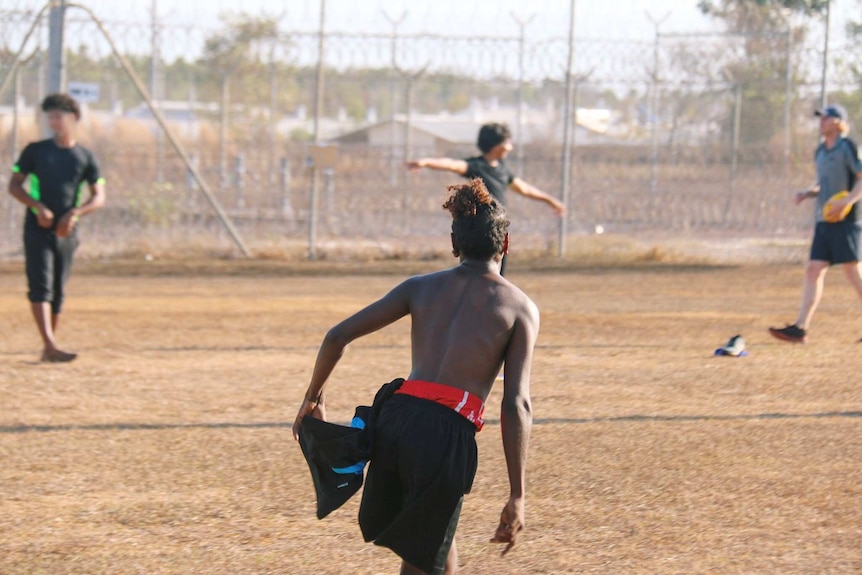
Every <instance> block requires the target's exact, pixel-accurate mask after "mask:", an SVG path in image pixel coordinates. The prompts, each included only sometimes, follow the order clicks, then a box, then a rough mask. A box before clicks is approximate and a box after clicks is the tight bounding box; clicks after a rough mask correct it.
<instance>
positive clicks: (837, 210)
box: [826, 198, 850, 222]
mask: <svg viewBox="0 0 862 575" xmlns="http://www.w3.org/2000/svg"><path fill="white" fill-rule="evenodd" d="M849 199H850V198H844V199H843V200H839V201H837V202H835V203H833V204H832V207H831V208H829V213H828V214H826V217H827V221H835V222H838V221H841V212H843V211H844V210H845V209H846V208H847V206H848V205H850V202H848V201H847V200H849Z"/></svg>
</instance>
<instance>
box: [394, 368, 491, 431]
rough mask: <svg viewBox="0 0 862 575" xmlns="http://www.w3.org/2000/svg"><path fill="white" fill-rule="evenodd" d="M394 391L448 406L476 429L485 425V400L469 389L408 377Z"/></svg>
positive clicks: (478, 429) (480, 428)
mask: <svg viewBox="0 0 862 575" xmlns="http://www.w3.org/2000/svg"><path fill="white" fill-rule="evenodd" d="M395 393H401V394H404V395H410V396H412V397H418V398H419V399H428V400H430V401H433V402H434V403H439V404H440V405H443V406H445V407H448V408H449V409H451V410H453V411H454V412H455V413H458V414H460V415H463V416H464V417H465V418H466V419H467V421H469V422H470V423H472V424H473V425H475V426H476V431H481V430H482V426H484V425H485V420H484V419H482V416H483V415H484V414H485V402H484V401H482V400H481V399H480V398H479V397H478V396H476V395H473V394H472V393H470V392H469V391H464V390H463V389H458V388H457V387H452V386H451V385H444V384H442V383H434V382H432V381H419V380H417V379H408V380H407V381H405V382H404V383H402V384H401V387H399V388H398V391H396V392H395Z"/></svg>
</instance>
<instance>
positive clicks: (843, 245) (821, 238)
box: [810, 220, 862, 264]
mask: <svg viewBox="0 0 862 575" xmlns="http://www.w3.org/2000/svg"><path fill="white" fill-rule="evenodd" d="M860 230H862V227H860V225H859V223H858V222H856V221H852V220H851V221H843V222H838V223H835V224H830V223H826V222H818V223H817V226H816V227H815V228H814V240H813V241H812V242H811V255H810V259H811V260H812V261H823V262H829V263H831V264H846V263H852V262H858V261H859V232H860Z"/></svg>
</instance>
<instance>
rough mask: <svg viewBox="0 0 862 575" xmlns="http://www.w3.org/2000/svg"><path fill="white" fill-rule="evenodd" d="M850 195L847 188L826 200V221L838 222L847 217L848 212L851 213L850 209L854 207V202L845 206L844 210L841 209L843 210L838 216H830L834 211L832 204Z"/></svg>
mask: <svg viewBox="0 0 862 575" xmlns="http://www.w3.org/2000/svg"><path fill="white" fill-rule="evenodd" d="M849 195H850V192H848V191H846V190H845V191H843V192H838V193H837V194H835V195H833V196H832V197H831V198H829V199H828V200H827V201H826V205H824V206H823V220H824V221H826V222H829V223H830V224H836V223H838V222H840V221H842V220H843V219H844V218H846V217H847V214H849V213H850V210H852V209H853V205H852V204H851V205H849V206H847V207H845V208H844V209H843V210H841V212H840V213H839V214H838V217H837V218H834V217H830V212H831V211H832V206H834V205H835V204H836V203H837V202H840V201H841V200H843V199H844V198H846V197H847V196H849Z"/></svg>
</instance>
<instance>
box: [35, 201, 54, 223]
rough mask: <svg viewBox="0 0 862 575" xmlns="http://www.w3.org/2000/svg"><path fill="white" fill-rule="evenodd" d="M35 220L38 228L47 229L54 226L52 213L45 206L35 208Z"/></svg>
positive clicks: (40, 205)
mask: <svg viewBox="0 0 862 575" xmlns="http://www.w3.org/2000/svg"><path fill="white" fill-rule="evenodd" d="M36 220H37V221H38V222H39V227H40V228H45V229H48V228H50V227H51V226H53V225H54V212H52V211H51V210H49V209H48V208H47V207H46V206H45V204H39V205H38V206H36Z"/></svg>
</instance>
